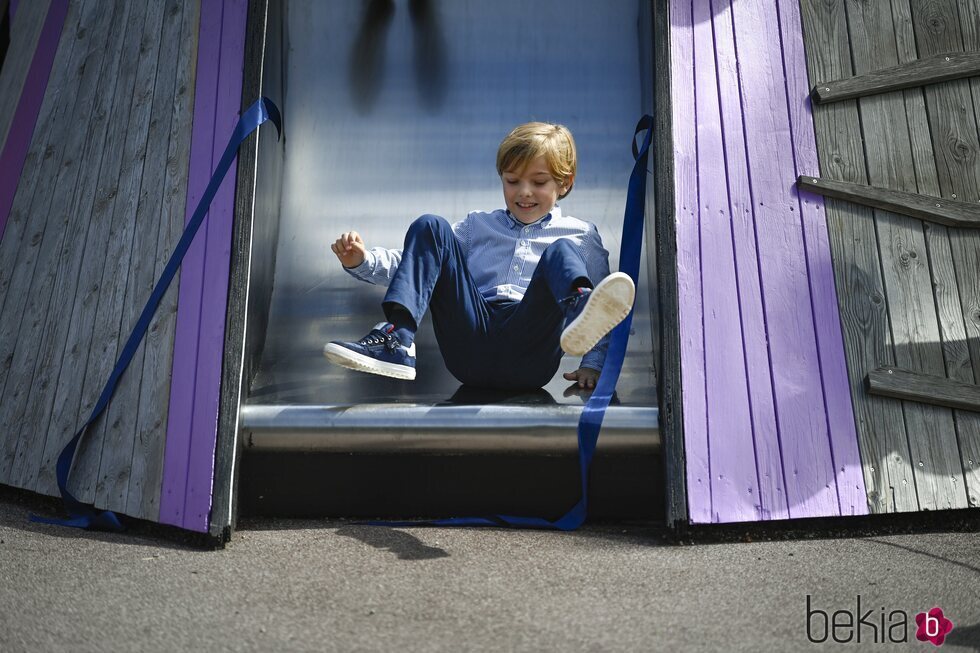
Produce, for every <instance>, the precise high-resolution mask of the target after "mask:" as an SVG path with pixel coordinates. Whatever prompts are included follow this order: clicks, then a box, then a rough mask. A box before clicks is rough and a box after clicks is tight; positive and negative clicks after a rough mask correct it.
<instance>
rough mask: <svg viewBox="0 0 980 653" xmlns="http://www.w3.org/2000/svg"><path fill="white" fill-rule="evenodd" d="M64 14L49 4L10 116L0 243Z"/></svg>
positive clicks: (0, 165)
mask: <svg viewBox="0 0 980 653" xmlns="http://www.w3.org/2000/svg"><path fill="white" fill-rule="evenodd" d="M13 9H14V6H13V5H11V15H12V12H13ZM67 14H68V0H51V6H50V7H49V8H48V15H47V16H46V17H45V19H44V25H43V27H42V28H41V34H40V36H39V37H38V41H37V47H36V48H35V49H34V56H33V58H32V59H31V67H30V70H29V71H28V73H27V79H26V80H25V81H24V88H23V89H22V90H21V94H20V100H19V101H18V103H17V109H16V111H15V112H14V119H13V121H11V123H10V129H9V131H8V133H7V142H6V144H5V145H4V147H3V152H2V153H0V170H2V171H3V173H2V174H0V240H3V232H4V231H5V230H6V228H7V218H8V217H9V216H10V208H11V207H12V206H13V203H14V195H15V194H16V193H17V185H18V183H19V182H20V174H21V172H22V171H23V169H24V161H25V160H26V159H27V150H28V149H30V146H31V138H32V137H33V136H34V126H35V125H36V123H37V117H38V113H39V112H40V110H41V102H42V101H43V100H44V92H45V91H46V90H47V88H48V77H49V76H50V74H51V65H52V64H53V63H54V55H55V53H56V52H57V51H58V43H59V42H60V40H61V30H62V28H63V27H64V25H65V16H66V15H67Z"/></svg>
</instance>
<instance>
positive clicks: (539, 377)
mask: <svg viewBox="0 0 980 653" xmlns="http://www.w3.org/2000/svg"><path fill="white" fill-rule="evenodd" d="M583 280H585V281H587V282H588V285H592V280H591V279H589V274H588V270H587V269H586V266H585V260H584V259H583V258H582V255H581V254H580V253H579V251H578V249H577V248H576V247H575V245H574V244H573V243H572V242H571V241H569V240H564V239H561V240H557V241H555V242H554V243H552V244H551V245H549V246H548V248H547V249H546V250H545V251H544V254H543V255H542V256H541V260H540V261H539V262H538V265H537V267H536V268H535V269H534V274H533V275H531V281H530V283H529V284H528V287H527V292H526V293H525V294H524V299H522V300H521V301H520V302H519V303H517V304H514V305H512V306H511V307H507V309H505V310H504V311H501V312H500V313H499V314H498V315H495V316H494V323H495V325H494V326H495V328H494V332H495V334H496V335H497V339H499V341H500V345H501V349H504V350H505V351H506V352H507V354H506V356H505V357H502V359H503V358H505V359H506V360H508V361H509V363H510V368H511V369H512V370H514V374H513V375H508V377H509V379H508V382H509V385H511V386H512V387H527V388H540V387H541V386H543V385H546V384H547V383H548V382H549V381H550V380H551V379H552V378H553V377H554V376H555V372H557V371H558V366H559V364H560V363H561V357H562V350H561V344H560V340H561V332H562V328H563V327H564V324H565V307H564V306H563V305H562V304H561V300H563V299H565V298H566V297H568V296H569V295H571V294H572V288H573V287H574V286H576V285H577V284H579V283H581V281H583Z"/></svg>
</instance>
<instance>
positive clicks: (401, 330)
mask: <svg viewBox="0 0 980 653" xmlns="http://www.w3.org/2000/svg"><path fill="white" fill-rule="evenodd" d="M576 166H577V160H576V153H575V142H574V140H573V139H572V135H571V133H570V132H569V131H568V129H567V128H565V127H564V126H562V125H553V124H548V123H541V122H530V123H526V124H523V125H519V126H517V127H515V128H514V129H513V130H512V131H511V132H510V134H508V135H507V137H506V138H504V140H503V141H502V142H501V144H500V147H499V148H498V151H497V174H498V175H499V176H500V180H501V183H502V185H503V192H504V201H505V204H506V207H507V208H506V209H498V210H496V211H492V212H490V213H482V212H474V213H470V214H469V215H468V216H467V217H466V219H465V220H463V221H461V222H457V223H455V224H453V225H452V226H450V224H449V223H448V222H446V220H444V219H443V218H440V217H438V216H433V215H423V216H422V217H420V218H418V219H417V220H415V221H414V222H413V223H412V225H411V226H410V227H409V229H408V233H407V234H406V236H405V246H404V249H402V250H391V249H384V248H374V249H371V250H368V249H367V248H366V247H365V244H364V241H363V240H362V239H361V237H360V235H358V233H357V232H355V231H348V232H346V233H344V234H342V235H341V236H340V238H338V239H337V240H336V242H334V243H333V244H332V245H331V246H330V249H331V250H332V251H333V253H334V254H336V255H337V258H338V259H339V260H340V263H341V265H343V267H344V269H345V270H347V272H348V273H349V274H351V275H352V276H353V277H355V278H357V279H359V280H361V281H366V282H368V283H374V284H378V285H385V286H388V292H387V294H386V295H385V298H384V302H383V303H382V308H383V310H384V313H385V317H386V319H387V321H386V322H383V323H380V324H378V325H376V326H375V327H374V328H373V329H372V330H371V332H370V333H368V335H366V336H364V337H363V338H361V339H360V340H359V341H357V342H340V341H333V342H330V343H328V344H327V345H326V346H325V347H324V350H323V353H324V355H325V356H326V357H327V358H328V359H330V360H331V361H333V362H334V363H337V364H339V365H342V366H344V367H347V368H350V369H354V370H360V371H362V372H370V373H373V374H381V375H384V376H391V377H395V378H399V379H414V378H415V344H414V340H415V331H416V329H417V328H418V324H419V322H420V321H421V319H422V316H423V315H424V314H425V311H426V309H427V308H428V309H429V310H431V311H432V323H433V327H434V330H435V335H436V340H437V341H438V343H439V349H440V350H441V351H442V355H443V359H444V360H445V363H446V367H447V368H448V369H449V371H450V372H451V373H452V374H453V376H455V377H456V378H457V379H459V381H461V382H462V383H464V384H467V385H473V386H480V387H491V388H512V389H516V388H540V387H541V386H543V385H545V384H547V383H548V382H549V381H550V380H551V378H552V377H553V376H554V375H555V372H556V371H557V370H558V365H559V363H560V362H561V356H562V351H565V352H567V353H569V354H573V355H578V356H583V355H584V357H583V359H582V363H581V365H580V366H579V368H578V369H577V370H576V371H574V372H569V373H566V374H565V375H564V377H565V378H566V379H568V380H569V381H575V382H577V384H578V386H579V387H580V388H594V387H595V383H596V380H597V379H598V377H599V371H600V370H601V369H602V364H603V362H604V360H605V355H606V348H607V346H608V337H607V334H608V332H609V331H610V330H612V328H613V327H615V326H616V325H617V324H619V323H620V322H621V321H622V320H623V319H624V318H625V317H626V315H627V314H628V313H629V311H630V308H631V307H632V305H633V297H634V294H635V288H634V286H633V281H632V279H630V277H629V276H628V275H626V274H623V273H622V272H616V273H614V274H609V263H608V258H609V253H608V252H607V251H606V250H605V249H604V248H603V246H602V241H601V240H600V238H599V232H598V231H597V229H596V227H595V225H593V224H591V223H589V222H586V221H584V220H579V219H577V218H572V217H569V216H565V215H562V213H561V209H560V208H559V207H558V204H557V202H558V200H559V199H563V198H564V197H565V196H566V195H568V193H569V192H570V191H571V190H572V184H573V183H574V181H575V172H576ZM593 280H600V281H599V283H598V284H595V285H594V284H593Z"/></svg>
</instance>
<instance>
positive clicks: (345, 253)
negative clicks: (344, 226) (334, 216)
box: [330, 231, 367, 268]
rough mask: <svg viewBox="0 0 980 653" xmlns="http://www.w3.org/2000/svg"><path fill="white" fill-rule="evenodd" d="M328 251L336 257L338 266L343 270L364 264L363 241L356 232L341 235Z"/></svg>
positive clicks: (364, 249)
mask: <svg viewBox="0 0 980 653" xmlns="http://www.w3.org/2000/svg"><path fill="white" fill-rule="evenodd" d="M330 251H332V252H333V253H334V254H336V255H337V258H338V259H340V264H341V265H343V266H344V267H345V268H356V267H357V266H358V265H360V264H361V263H363V262H364V252H365V251H367V250H366V248H365V247H364V240H363V239H362V238H361V234H359V233H357V232H356V231H348V232H346V233H344V234H341V236H340V238H338V239H337V240H336V241H335V242H334V243H333V244H332V245H331V246H330Z"/></svg>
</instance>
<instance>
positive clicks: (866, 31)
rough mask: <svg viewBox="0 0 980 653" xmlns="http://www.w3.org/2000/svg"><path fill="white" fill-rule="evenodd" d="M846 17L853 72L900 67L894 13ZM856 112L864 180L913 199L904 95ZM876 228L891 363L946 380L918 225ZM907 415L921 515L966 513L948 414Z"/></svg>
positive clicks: (888, 221)
mask: <svg viewBox="0 0 980 653" xmlns="http://www.w3.org/2000/svg"><path fill="white" fill-rule="evenodd" d="M848 12H849V21H848V24H849V26H850V37H851V45H852V50H853V52H854V61H855V67H856V72H858V73H859V74H860V73H864V72H866V71H867V70H868V69H871V68H883V67H887V66H892V65H894V64H895V63H897V62H898V52H897V44H896V33H895V27H894V24H893V19H892V12H891V7H889V6H888V5H887V4H886V3H874V4H864V5H858V6H856V5H848ZM858 106H859V109H860V114H861V125H862V130H863V133H864V144H865V146H864V149H865V156H866V160H867V166H868V174H869V181H870V182H871V183H872V184H877V185H881V186H885V187H887V188H889V189H896V191H897V192H905V193H906V194H907V195H914V194H915V191H916V190H917V185H916V179H915V175H914V168H915V166H914V163H913V161H914V159H915V158H917V157H918V156H919V153H917V152H914V151H913V149H912V143H911V140H910V138H909V125H908V117H907V114H906V106H905V102H904V97H903V95H902V94H901V93H889V94H883V95H877V96H874V97H867V98H862V99H861V100H860V102H859V103H858ZM937 203H939V202H937ZM875 221H876V224H877V228H878V249H879V252H880V254H881V261H882V275H883V278H884V281H885V300H886V304H887V307H888V315H889V318H890V322H891V330H892V338H893V343H894V347H895V360H896V362H897V364H898V365H899V366H901V367H906V368H908V369H914V370H916V371H918V372H924V373H931V374H944V370H945V368H944V362H943V355H942V348H941V347H940V345H939V324H938V316H937V313H936V306H935V303H934V302H933V298H932V284H931V275H930V271H929V266H928V256H927V251H926V243H925V236H924V233H923V229H922V223H921V222H918V221H916V220H913V219H910V218H907V217H904V216H900V215H896V214H894V213H889V212H887V211H882V210H876V211H875ZM904 413H905V423H906V427H907V430H908V433H909V434H910V437H909V452H910V455H911V456H912V459H911V460H912V463H913V464H912V470H913V474H914V475H915V481H916V483H915V489H916V494H917V497H918V501H919V507H920V509H927V510H937V509H943V508H960V507H965V506H966V494H965V492H964V490H963V483H962V481H961V480H960V481H955V480H953V479H954V477H955V476H957V475H958V468H959V454H958V451H957V444H956V430H955V425H954V423H953V415H952V413H951V412H950V411H948V410H942V409H937V408H935V407H932V406H922V405H918V404H911V405H907V406H905V407H904ZM912 434H915V436H914V437H911V436H912Z"/></svg>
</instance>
